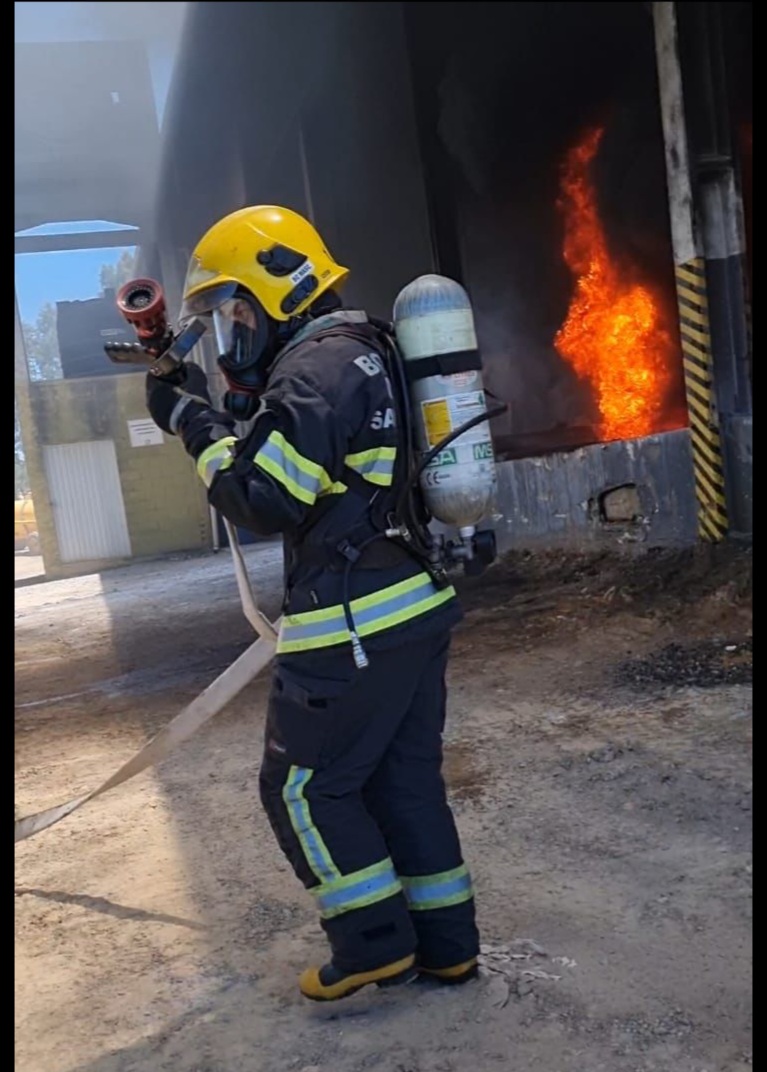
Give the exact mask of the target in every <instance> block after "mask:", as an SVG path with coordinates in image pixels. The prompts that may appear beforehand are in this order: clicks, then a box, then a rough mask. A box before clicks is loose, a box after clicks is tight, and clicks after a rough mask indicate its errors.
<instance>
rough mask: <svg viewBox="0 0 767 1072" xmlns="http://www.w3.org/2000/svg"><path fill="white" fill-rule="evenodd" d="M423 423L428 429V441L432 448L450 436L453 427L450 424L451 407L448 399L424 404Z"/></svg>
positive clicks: (438, 399) (434, 400) (422, 405)
mask: <svg viewBox="0 0 767 1072" xmlns="http://www.w3.org/2000/svg"><path fill="white" fill-rule="evenodd" d="M421 411H422V413H423V423H424V428H425V429H426V439H427V441H428V443H429V446H430V447H436V445H437V443H439V441H440V440H441V439H444V438H445V436H448V435H450V433H451V432H452V430H453V426H452V424H451V423H450V407H449V406H448V404H447V399H446V398H435V399H433V400H432V401H431V402H422V403H421Z"/></svg>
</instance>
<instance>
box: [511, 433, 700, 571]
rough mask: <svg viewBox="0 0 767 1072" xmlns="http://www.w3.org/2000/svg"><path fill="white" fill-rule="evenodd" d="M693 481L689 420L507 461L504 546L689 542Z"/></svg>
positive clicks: (693, 524) (693, 523)
mask: <svg viewBox="0 0 767 1072" xmlns="http://www.w3.org/2000/svg"><path fill="white" fill-rule="evenodd" d="M692 487H693V468H692V452H691V449H690V433H689V431H688V430H687V429H686V428H685V429H680V430H679V431H676V432H666V433H663V434H662V435H655V436H647V437H645V438H643V439H629V440H621V441H617V442H613V443H597V444H595V445H594V446H589V447H581V448H580V449H578V450H572V451H566V452H564V451H563V452H561V453H558V454H548V455H543V456H541V457H536V458H520V459H517V460H515V461H507V462H501V464H500V465H499V466H498V506H499V513H500V514H501V515H502V516H501V517H500V518H499V519H498V520H497V522H496V525H495V532H496V539H497V541H498V549H499V551H500V552H501V553H503V552H506V551H510V550H521V549H530V548H534V547H541V546H546V547H556V546H562V547H569V548H572V549H576V550H586V549H596V548H607V547H611V546H612V547H625V548H630V547H632V546H634V545H641V546H645V547H685V546H689V545H692V544H694V543H695V542H696V540H697V537H698V531H697V530H698V523H697V512H696V507H695V498H694V495H693V494H692V493H691V488H692Z"/></svg>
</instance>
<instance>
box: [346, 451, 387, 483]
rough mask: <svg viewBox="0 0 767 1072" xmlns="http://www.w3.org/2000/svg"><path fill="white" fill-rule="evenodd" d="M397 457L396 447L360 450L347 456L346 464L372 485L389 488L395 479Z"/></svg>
mask: <svg viewBox="0 0 767 1072" xmlns="http://www.w3.org/2000/svg"><path fill="white" fill-rule="evenodd" d="M396 457H397V448H396V447H372V448H371V449H370V450H360V451H358V452H357V453H356V454H347V455H346V457H345V458H344V464H345V465H347V466H348V467H349V468H350V469H353V470H354V471H355V472H356V473H359V475H360V476H361V477H362V478H363V479H364V480H367V481H368V482H369V483H370V484H378V485H379V486H380V487H384V488H388V487H390V486H391V483H392V479H393V477H394V461H395V458H396Z"/></svg>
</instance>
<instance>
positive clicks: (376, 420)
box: [370, 409, 394, 432]
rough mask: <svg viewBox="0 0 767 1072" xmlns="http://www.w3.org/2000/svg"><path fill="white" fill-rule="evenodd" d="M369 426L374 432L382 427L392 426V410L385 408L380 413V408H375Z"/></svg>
mask: <svg viewBox="0 0 767 1072" xmlns="http://www.w3.org/2000/svg"><path fill="white" fill-rule="evenodd" d="M370 427H371V428H372V430H373V431H374V432H380V431H381V429H382V428H393V427H394V410H393V409H386V410H384V412H383V413H382V412H381V410H380V409H379V410H376V412H375V413H374V414H373V420H372V421H371V422H370Z"/></svg>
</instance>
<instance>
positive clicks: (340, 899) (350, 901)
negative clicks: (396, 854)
mask: <svg viewBox="0 0 767 1072" xmlns="http://www.w3.org/2000/svg"><path fill="white" fill-rule="evenodd" d="M401 888H402V887H401V886H400V883H399V880H398V878H397V875H396V874H395V871H394V868H393V867H390V868H389V869H388V870H387V871H384V872H383V873H382V874H379V875H374V876H372V877H371V878H366V879H361V880H360V881H359V882H355V883H354V884H353V885H350V886H345V887H343V888H341V889H336V890H329V891H327V892H323V891H322V890H321V889H320V890H319V891H318V893H317V903H318V904H319V906H320V909H321V910H322V913H323V914H330V913H332V914H333V915H338V914H340V912H339V910H340V911H342V912H350V911H351V910H352V909H354V908H360V907H363V906H364V905H368V904H373V903H375V902H377V901H381V900H384V899H385V898H386V897H393V896H394V895H395V894H396V893H399V892H400V890H401Z"/></svg>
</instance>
